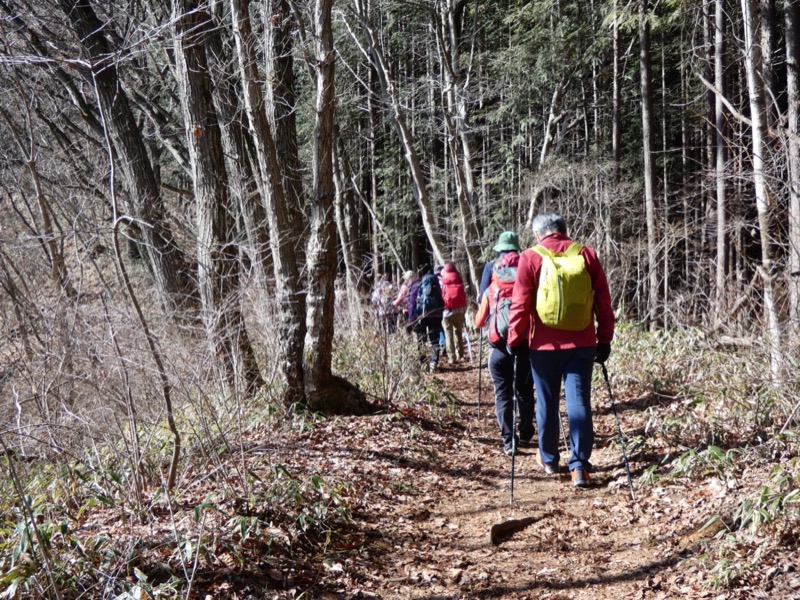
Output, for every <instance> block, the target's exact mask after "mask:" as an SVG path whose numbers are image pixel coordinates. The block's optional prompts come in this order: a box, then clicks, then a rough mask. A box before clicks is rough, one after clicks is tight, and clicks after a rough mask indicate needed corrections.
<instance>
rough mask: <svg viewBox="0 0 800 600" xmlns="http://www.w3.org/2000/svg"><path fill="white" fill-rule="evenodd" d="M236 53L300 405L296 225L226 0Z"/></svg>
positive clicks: (239, 19) (301, 333) (247, 55)
mask: <svg viewBox="0 0 800 600" xmlns="http://www.w3.org/2000/svg"><path fill="white" fill-rule="evenodd" d="M230 5H231V18H232V20H233V32H234V37H235V39H236V54H237V60H238V63H239V73H240V77H241V82H242V92H243V96H244V103H245V108H246V110H247V118H248V122H249V124H250V131H251V133H252V136H253V143H254V145H255V148H256V157H257V159H258V171H259V177H260V178H261V180H262V182H263V183H262V186H261V187H262V189H263V190H264V192H265V194H264V199H265V200H266V202H267V206H266V212H267V219H268V221H269V229H270V245H271V247H272V260H273V266H274V269H275V285H276V288H277V289H276V302H277V313H278V318H277V325H278V337H279V339H280V348H281V350H282V352H283V354H282V356H281V357H280V363H281V368H282V371H283V374H284V376H285V378H286V394H285V396H284V401H285V402H286V404H292V403H298V402H299V403H305V388H304V381H303V380H304V374H303V344H304V340H305V335H306V297H305V291H304V290H303V289H302V286H301V282H300V272H299V269H298V262H297V254H296V252H295V241H296V236H295V235H294V232H295V229H294V228H295V227H298V226H300V225H302V224H298V223H292V222H291V220H290V217H289V214H290V212H289V208H288V203H287V200H286V195H285V193H284V188H283V180H282V174H281V168H280V164H279V162H278V155H277V152H276V150H275V143H274V140H273V138H272V130H271V127H270V124H269V120H268V118H267V114H266V112H265V103H264V96H263V93H262V91H261V88H260V87H259V82H260V81H261V78H260V75H259V73H258V67H257V66H256V60H255V50H254V48H253V43H254V39H253V34H252V29H251V27H250V18H249V13H248V1H247V0H230Z"/></svg>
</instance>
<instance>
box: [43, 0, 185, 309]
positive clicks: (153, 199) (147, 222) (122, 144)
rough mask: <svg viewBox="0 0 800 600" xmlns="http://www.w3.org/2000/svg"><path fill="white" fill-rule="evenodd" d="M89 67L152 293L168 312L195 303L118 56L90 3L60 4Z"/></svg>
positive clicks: (80, 0)
mask: <svg viewBox="0 0 800 600" xmlns="http://www.w3.org/2000/svg"><path fill="white" fill-rule="evenodd" d="M59 3H60V6H61V8H62V10H63V11H64V14H66V16H67V18H68V19H69V22H70V23H71V24H72V27H73V29H74V31H75V33H76V34H77V35H78V38H79V40H80V43H81V44H82V45H83V47H84V48H85V49H86V52H87V54H88V56H89V60H90V62H91V65H90V68H89V70H87V71H85V72H84V75H85V77H86V79H87V80H88V82H89V83H90V85H92V87H94V89H95V90H96V92H97V96H98V98H99V99H100V103H101V104H102V107H103V110H104V111H105V112H106V115H108V128H109V133H110V134H111V139H112V141H113V144H114V150H115V151H116V155H117V159H118V163H119V166H120V168H121V170H122V173H123V177H124V178H125V182H126V184H127V188H128V193H129V199H130V206H129V211H130V212H131V217H133V219H135V220H137V221H141V226H139V227H138V232H139V235H140V236H141V240H142V244H141V245H142V246H143V248H144V252H145V254H146V256H147V259H148V262H149V265H150V268H151V271H152V274H153V278H154V280H155V284H156V289H157V290H158V292H159V295H160V297H161V301H162V303H163V304H164V306H165V307H166V308H167V309H168V310H173V309H179V308H180V307H182V306H183V305H184V304H185V303H186V302H187V300H188V301H190V302H193V301H194V299H195V298H196V294H197V290H196V288H195V287H194V285H193V284H192V283H191V278H190V277H189V268H188V264H187V260H186V257H185V256H184V254H183V253H182V252H181V250H180V249H179V248H178V247H177V246H176V244H175V241H174V239H173V237H172V232H171V231H170V230H169V228H168V227H167V226H166V223H167V221H166V219H165V214H164V206H163V203H162V198H161V191H160V189H159V185H158V181H157V179H156V176H155V173H154V172H153V167H152V164H151V163H150V159H149V157H148V156H147V149H146V147H145V145H144V142H143V141H142V135H141V131H140V130H139V127H138V126H137V124H136V119H135V118H134V115H133V112H132V111H131V107H130V104H129V102H128V96H127V94H126V92H125V90H124V88H123V86H122V82H121V81H120V80H119V77H118V74H117V68H116V65H115V60H116V58H115V57H116V52H115V49H114V47H113V46H112V44H111V42H110V41H109V40H108V38H107V36H106V34H105V26H104V25H103V23H102V22H101V21H100V20H99V19H98V18H97V15H96V13H95V11H94V8H93V7H92V5H91V2H90V1H89V0H59Z"/></svg>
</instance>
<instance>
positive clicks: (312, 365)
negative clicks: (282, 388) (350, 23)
mask: <svg viewBox="0 0 800 600" xmlns="http://www.w3.org/2000/svg"><path fill="white" fill-rule="evenodd" d="M332 4H333V0H317V1H316V6H315V9H314V25H315V34H316V35H315V40H316V44H315V54H316V56H315V63H316V69H317V74H316V75H317V77H316V80H317V82H316V83H317V96H316V103H315V112H316V119H315V124H314V159H313V160H314V162H313V167H314V183H313V198H312V204H311V207H312V208H311V221H310V223H309V230H310V234H309V241H308V264H307V266H308V317H307V323H308V325H307V329H308V332H307V334H306V352H305V356H306V363H305V364H306V369H305V375H306V396H307V398H308V401H309V406H310V407H311V408H312V409H313V410H321V411H324V412H334V413H342V412H344V413H352V412H360V410H359V408H360V407H361V406H363V404H364V397H363V394H362V393H361V392H360V391H359V390H358V389H357V388H355V387H354V386H353V385H352V384H350V383H348V382H346V381H344V380H343V379H341V378H338V377H334V375H333V373H332V371H331V364H332V359H333V333H334V327H333V324H334V321H333V312H334V303H335V296H334V283H335V279H336V262H337V257H336V225H335V215H334V210H335V209H334V199H335V198H334V197H335V189H334V170H333V144H334V139H333V132H334V128H333V123H334V110H335V99H336V96H335V88H334V80H333V76H334V66H335V60H336V54H335V52H334V49H333V34H332V31H331V5H332Z"/></svg>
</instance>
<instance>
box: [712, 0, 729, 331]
mask: <svg viewBox="0 0 800 600" xmlns="http://www.w3.org/2000/svg"><path fill="white" fill-rule="evenodd" d="M715 4H716V6H715V8H716V10H715V16H714V87H715V88H716V93H715V94H714V118H715V124H716V173H715V175H716V180H717V280H716V283H717V285H716V288H717V297H716V305H715V309H716V310H715V314H716V315H717V317H716V320H717V324H719V323H720V320H721V319H722V314H723V312H724V310H725V288H726V286H727V284H728V281H727V277H728V231H727V230H728V219H727V211H728V206H727V201H726V197H725V163H726V161H727V160H728V156H727V141H726V136H725V134H726V120H725V114H724V105H723V98H724V97H725V12H724V3H723V1H722V0H716V3H715Z"/></svg>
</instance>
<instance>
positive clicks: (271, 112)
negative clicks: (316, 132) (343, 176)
mask: <svg viewBox="0 0 800 600" xmlns="http://www.w3.org/2000/svg"><path fill="white" fill-rule="evenodd" d="M265 10H266V15H265V16H266V18H265V20H264V22H265V25H266V27H265V33H266V40H265V47H266V48H267V57H268V58H267V61H266V81H267V82H269V85H267V86H266V90H267V93H266V100H267V114H268V116H269V118H270V125H271V126H272V131H273V132H274V141H275V152H276V153H277V155H278V163H279V164H280V166H281V174H282V176H283V193H284V195H285V197H286V209H287V213H288V216H289V221H290V222H291V223H292V224H293V225H294V226H295V227H294V234H293V235H294V238H295V239H294V244H295V247H294V248H295V256H296V260H297V264H299V265H300V264H303V261H304V256H305V245H306V241H307V240H306V234H305V223H306V215H305V213H304V212H303V178H302V173H301V170H300V159H299V157H298V154H297V119H296V117H295V115H296V113H297V106H296V104H297V99H296V94H295V91H294V58H293V46H294V42H293V37H292V31H293V29H294V28H295V25H296V24H295V20H294V18H292V10H291V7H290V3H289V2H288V0H266V2H265Z"/></svg>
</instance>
